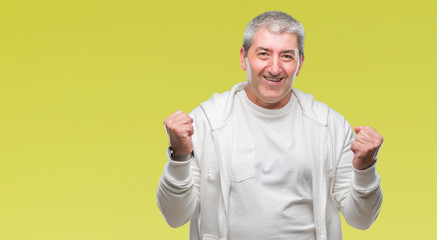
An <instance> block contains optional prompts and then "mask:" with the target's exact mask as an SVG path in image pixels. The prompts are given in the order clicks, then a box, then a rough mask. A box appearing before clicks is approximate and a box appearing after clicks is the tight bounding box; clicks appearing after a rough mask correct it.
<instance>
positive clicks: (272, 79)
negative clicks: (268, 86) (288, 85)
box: [265, 77, 282, 82]
mask: <svg viewBox="0 0 437 240" xmlns="http://www.w3.org/2000/svg"><path fill="white" fill-rule="evenodd" d="M265 79H267V80H269V81H273V82H279V81H281V79H282V78H268V77H265Z"/></svg>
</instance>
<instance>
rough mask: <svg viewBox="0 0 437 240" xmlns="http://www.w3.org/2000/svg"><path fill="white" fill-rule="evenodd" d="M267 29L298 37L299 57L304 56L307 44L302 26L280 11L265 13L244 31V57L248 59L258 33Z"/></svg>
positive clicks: (251, 22) (250, 23)
mask: <svg viewBox="0 0 437 240" xmlns="http://www.w3.org/2000/svg"><path fill="white" fill-rule="evenodd" d="M261 27H265V28H266V29H267V30H268V31H269V32H271V33H277V34H282V33H294V34H296V36H297V48H298V50H299V56H300V58H302V56H303V45H304V42H305V30H304V29H303V26H302V24H301V23H300V22H299V21H297V20H296V19H294V18H293V17H292V16H290V15H288V14H286V13H284V12H279V11H270V12H265V13H263V14H261V15H259V16H258V17H256V18H254V19H252V20H251V21H250V22H249V24H248V25H247V27H246V30H245V31H244V37H243V48H244V56H245V57H247V52H248V51H249V48H250V46H252V43H253V39H254V37H255V33H256V31H257V30H258V29H259V28H261Z"/></svg>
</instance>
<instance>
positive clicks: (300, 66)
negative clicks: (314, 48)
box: [296, 55, 305, 77]
mask: <svg viewBox="0 0 437 240" xmlns="http://www.w3.org/2000/svg"><path fill="white" fill-rule="evenodd" d="M303 60H305V55H302V59H301V61H300V64H299V69H297V73H296V77H297V76H299V73H300V69H301V68H302V64H303Z"/></svg>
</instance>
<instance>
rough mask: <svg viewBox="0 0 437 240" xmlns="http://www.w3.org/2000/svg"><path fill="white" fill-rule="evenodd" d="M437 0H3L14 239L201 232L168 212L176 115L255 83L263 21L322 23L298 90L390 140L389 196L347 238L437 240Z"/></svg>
mask: <svg viewBox="0 0 437 240" xmlns="http://www.w3.org/2000/svg"><path fill="white" fill-rule="evenodd" d="M436 9H437V8H436V4H435V3H434V1H432V0H428V1H420V0H418V1H402V0H401V1H399V0H398V1H395V0H391V1H381V0H379V1H376V0H368V1H348V0H337V1H336V0H334V1H292V0H284V1H255V0H251V1H235V0H222V1H147V0H146V1H140V0H137V1H132V0H124V1H121V0H105V1H88V0H76V1H55V0H51V1H48V0H40V1H24V0H23V1H9V0H1V1H0V239H5V240H9V239H10V240H15V239H20V240H21V239H26V240H29V239H44V240H51V239H53V240H54V239H56V240H59V239H74V240H77V239H93V240H96V239H102V240H103V239H104V240H109V239H188V227H187V225H186V226H184V227H182V228H179V229H172V228H170V227H169V226H167V225H166V223H165V222H164V220H163V218H162V216H161V214H160V212H159V210H158V208H157V206H156V188H157V184H158V179H159V177H160V175H161V172H162V169H163V166H164V164H165V162H166V157H165V149H166V146H167V137H166V135H165V133H164V129H163V124H162V121H163V119H164V118H165V117H167V116H168V115H169V114H171V113H172V112H173V111H174V110H177V109H182V110H184V111H186V112H189V111H191V109H193V108H194V107H196V106H197V105H198V104H199V103H200V102H202V101H204V100H206V99H208V98H209V97H210V96H211V95H212V94H213V93H214V92H223V91H226V90H228V89H230V88H231V87H232V86H233V85H234V84H235V83H237V82H240V81H244V80H245V73H244V72H243V71H241V69H240V66H239V57H238V52H239V48H240V46H241V42H242V36H243V31H244V28H245V26H246V24H247V23H248V22H249V21H250V19H251V18H253V17H255V16H256V15H258V14H260V13H262V12H264V11H266V10H281V11H285V12H288V13H290V14H291V15H293V16H294V17H295V18H297V19H298V20H299V21H301V22H302V23H303V25H304V27H305V29H306V32H307V38H306V42H305V57H306V58H305V63H304V65H303V69H302V72H301V75H300V76H299V77H298V78H297V80H296V82H295V87H297V88H300V89H302V90H303V91H305V92H310V93H312V94H314V95H315V97H316V99H318V100H320V101H323V102H326V103H328V104H329V106H331V107H332V108H334V109H336V110H337V111H339V112H340V113H342V114H343V115H344V116H345V117H346V118H347V119H348V120H349V122H350V123H351V124H352V125H353V126H356V125H372V126H374V127H375V128H376V129H377V130H379V131H380V132H381V133H382V134H383V136H384V138H385V142H384V147H383V149H382V150H381V153H380V157H379V162H378V171H379V172H380V174H381V176H382V187H383V192H384V202H383V206H382V211H381V213H380V216H379V217H378V219H377V221H376V222H375V223H374V225H373V226H372V227H371V228H370V229H369V230H367V231H361V230H356V229H353V228H352V227H350V226H347V225H345V224H344V225H343V231H344V238H345V239H354V240H356V239H358V240H359V239H432V238H434V237H435V222H436V221H435V216H436V215H437V204H436V201H437V197H436V196H437V193H436V190H435V189H436V188H435V185H436V177H435V176H436V175H437V172H436V170H435V168H436V166H437V164H436V157H435V156H436V153H435V151H434V150H435V148H436V146H435V145H436V141H435V134H436V128H437V127H436V121H435V117H436V106H435V105H436V103H437V101H436V97H435V95H436V86H437V85H436V81H437V74H436V71H435V65H436V60H435V59H436V58H435V57H436V56H437V51H436V42H437V41H436V40H437V39H436V33H435V31H436V27H437V24H436V23H437V14H436Z"/></svg>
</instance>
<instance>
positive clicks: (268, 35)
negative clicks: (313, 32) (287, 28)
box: [251, 28, 297, 51]
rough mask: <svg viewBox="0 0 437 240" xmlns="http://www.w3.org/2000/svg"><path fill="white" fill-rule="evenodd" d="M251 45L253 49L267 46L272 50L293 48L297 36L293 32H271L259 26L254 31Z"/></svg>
mask: <svg viewBox="0 0 437 240" xmlns="http://www.w3.org/2000/svg"><path fill="white" fill-rule="evenodd" d="M252 47H253V49H257V48H259V47H262V48H268V49H271V50H273V51H285V50H295V49H297V36H296V34H294V33H272V32H270V31H268V30H267V29H265V28H260V29H258V30H257V31H256V32H255V36H254V39H253V43H252ZM252 47H251V48H252Z"/></svg>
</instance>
